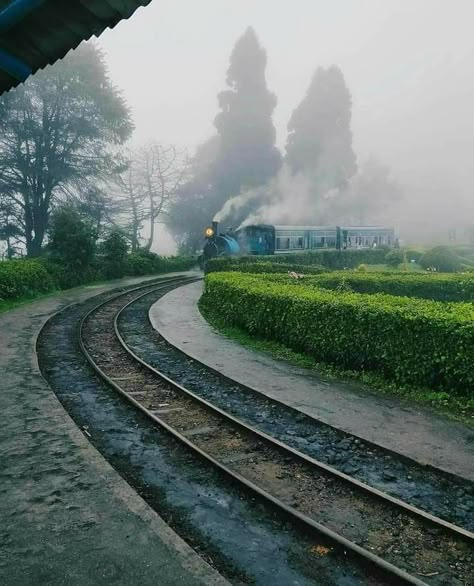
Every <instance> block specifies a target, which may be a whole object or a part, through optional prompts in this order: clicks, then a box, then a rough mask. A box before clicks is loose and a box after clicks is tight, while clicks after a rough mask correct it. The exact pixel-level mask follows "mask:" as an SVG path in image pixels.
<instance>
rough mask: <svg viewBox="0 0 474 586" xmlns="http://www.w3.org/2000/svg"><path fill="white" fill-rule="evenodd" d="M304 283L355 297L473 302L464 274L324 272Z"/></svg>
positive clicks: (473, 280)
mask: <svg viewBox="0 0 474 586" xmlns="http://www.w3.org/2000/svg"><path fill="white" fill-rule="evenodd" d="M305 283H308V284H311V285H315V286H317V287H323V288H325V289H333V290H339V289H340V288H341V286H343V285H344V286H346V287H349V288H350V289H351V290H352V291H354V292H356V293H369V294H373V293H386V294H387V295H397V296H401V297H419V298H421V299H432V300H435V301H474V276H473V275H468V274H466V275H460V274H457V275H448V274H436V273H435V274H431V273H392V274H390V273H366V274H360V273H353V272H348V271H344V272H331V273H327V272H326V273H325V274H322V275H318V276H317V277H314V278H311V279H310V280H306V281H305Z"/></svg>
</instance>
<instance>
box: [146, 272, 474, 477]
mask: <svg viewBox="0 0 474 586" xmlns="http://www.w3.org/2000/svg"><path fill="white" fill-rule="evenodd" d="M201 287H202V284H200V283H197V284H194V285H190V286H187V287H182V288H180V289H178V290H176V291H174V292H173V293H170V294H168V295H166V296H165V297H164V298H163V299H162V300H161V301H160V302H159V303H158V304H157V305H156V306H155V307H154V308H153V309H152V311H151V317H152V319H153V322H154V325H155V327H157V328H158V329H159V330H160V331H161V333H162V334H163V335H164V336H165V338H166V339H167V340H169V341H170V342H171V343H173V344H175V345H177V346H178V347H179V348H180V349H182V350H183V351H185V352H187V353H188V354H190V355H191V356H194V357H195V358H197V359H198V360H201V361H202V362H204V363H207V364H209V365H210V366H212V367H214V368H216V369H217V370H219V371H220V372H222V373H224V374H226V375H228V376H230V377H231V378H233V379H235V380H238V381H239V382H241V383H244V384H247V385H249V386H253V387H254V388H257V389H258V390H260V391H261V392H262V393H264V394H266V395H268V396H269V397H272V398H275V399H278V400H279V401H281V402H283V403H285V404H287V405H289V406H291V407H295V408H296V409H298V410H299V411H301V412H302V413H305V414H307V415H310V416H311V417H314V418H316V419H318V420H319V421H321V422H324V423H328V424H330V425H333V426H335V427H337V428H340V429H342V430H345V431H346V432H349V433H351V434H354V435H356V436H359V437H360V438H363V439H365V440H367V441H369V442H374V443H376V444H378V445H381V446H384V447H386V448H388V449H390V450H394V451H396V452H398V453H400V454H404V455H406V456H408V457H410V458H413V459H415V460H417V461H418V462H420V463H422V464H429V465H432V466H436V467H439V468H443V469H444V470H447V471H448V472H451V473H454V474H457V475H459V476H462V477H464V478H466V479H468V480H470V481H471V482H472V481H474V429H472V428H470V427H466V426H465V425H462V424H460V423H456V422H453V421H449V420H447V419H446V418H443V417H440V416H438V415H436V414H434V413H432V412H431V411H429V410H428V409H423V408H421V407H417V406H413V405H410V404H407V403H403V402H401V401H400V400H397V399H394V400H391V399H389V398H387V397H384V396H381V395H378V394H377V393H376V392H371V391H369V390H368V389H367V388H365V387H363V386H361V385H358V384H356V383H345V382H337V381H334V380H331V379H327V378H325V377H322V376H318V375H317V374H316V373H314V372H312V371H307V370H304V369H302V368H297V367H294V366H292V365H290V364H288V363H285V362H282V361H278V360H273V359H272V358H269V357H268V356H267V355H264V354H262V353H258V352H253V351H251V350H247V349H246V348H243V347H242V346H240V345H239V344H238V343H236V342H234V341H232V340H229V339H227V338H225V337H224V336H222V335H220V334H218V333H216V332H214V331H213V329H212V328H211V327H210V326H209V325H208V324H207V323H206V322H205V320H204V319H203V318H202V316H201V315H200V313H199V311H198V309H197V306H196V302H197V299H198V298H199V295H200V291H201Z"/></svg>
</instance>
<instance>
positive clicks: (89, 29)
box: [0, 0, 151, 95]
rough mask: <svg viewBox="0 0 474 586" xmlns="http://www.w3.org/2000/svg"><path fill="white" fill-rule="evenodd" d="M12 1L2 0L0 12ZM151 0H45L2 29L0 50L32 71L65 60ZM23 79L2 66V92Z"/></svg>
mask: <svg viewBox="0 0 474 586" xmlns="http://www.w3.org/2000/svg"><path fill="white" fill-rule="evenodd" d="M11 2H12V0H0V12H1V11H2V10H3V9H4V8H5V7H6V6H8V5H9V4H11ZM150 2H151V0H44V2H42V3H41V4H40V5H39V6H36V8H34V9H33V10H32V11H31V12H30V13H29V14H27V15H26V16H25V17H24V18H23V19H22V20H20V21H19V22H17V23H16V24H14V25H13V26H11V27H10V28H8V30H6V31H5V32H4V33H2V32H0V51H1V50H3V51H6V52H7V53H9V54H10V55H12V56H14V57H15V58H17V59H20V60H21V61H22V62H24V63H25V64H26V65H27V66H29V67H30V68H31V70H32V71H33V73H34V72H36V71H37V70H38V69H42V68H43V67H46V65H50V64H52V63H54V62H55V61H57V60H58V59H61V58H62V57H64V55H66V53H67V52H68V51H69V50H70V49H74V48H75V47H77V46H78V45H79V43H81V41H83V40H85V39H89V38H90V37H92V36H94V35H95V36H99V35H100V34H101V33H102V32H103V31H104V30H105V29H106V28H113V27H114V26H115V25H116V24H118V23H119V22H120V21H121V20H123V19H126V18H129V17H130V16H132V14H133V13H134V12H135V10H136V9H137V8H139V7H140V6H146V5H147V4H150ZM19 83H20V81H18V80H17V79H15V78H14V77H12V76H11V75H9V74H8V73H6V72H5V71H2V70H1V69H0V95H1V94H2V93H3V92H5V91H7V90H9V89H10V88H12V87H14V86H16V85H18V84H19Z"/></svg>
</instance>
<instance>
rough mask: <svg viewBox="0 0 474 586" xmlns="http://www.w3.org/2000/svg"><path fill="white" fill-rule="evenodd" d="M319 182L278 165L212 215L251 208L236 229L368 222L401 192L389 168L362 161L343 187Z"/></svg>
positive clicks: (220, 217)
mask: <svg viewBox="0 0 474 586" xmlns="http://www.w3.org/2000/svg"><path fill="white" fill-rule="evenodd" d="M324 183H325V182H324V181H315V179H314V177H309V176H308V175H305V174H296V175H295V174H293V173H292V172H291V171H290V169H289V168H288V167H287V166H283V167H282V168H281V170H280V171H279V173H278V174H277V175H276V176H275V177H274V178H273V179H271V180H270V181H268V182H267V183H265V184H264V185H262V186H260V187H256V188H254V189H251V190H248V191H244V192H242V193H240V194H239V195H237V196H236V197H233V198H232V199H230V200H228V201H227V202H226V204H225V205H224V206H223V208H222V209H221V210H220V211H219V212H218V213H217V214H216V216H215V220H217V221H222V220H226V219H234V218H235V217H236V216H238V215H239V211H240V212H242V211H243V210H244V211H245V210H248V208H252V210H253V211H251V212H250V213H248V215H247V217H246V218H245V219H244V220H243V221H242V222H241V224H240V225H239V227H238V229H240V228H243V227H244V226H249V225H253V224H276V225H278V224H288V225H305V224H306V225H307V224H310V225H324V224H328V225H329V224H331V225H332V224H339V225H341V224H364V223H373V222H376V221H377V220H380V219H382V217H381V215H380V214H381V211H384V212H386V211H387V209H388V206H389V204H390V203H393V202H394V201H397V200H399V199H400V197H401V194H400V190H399V188H398V186H397V184H396V183H395V182H393V181H392V180H391V179H390V177H389V170H388V169H387V168H385V167H383V166H382V165H380V164H378V163H376V162H373V161H372V162H370V161H369V162H368V163H367V164H365V165H363V166H362V167H361V170H360V172H359V173H357V174H356V175H354V176H353V177H352V178H351V180H350V181H349V182H348V184H347V185H346V186H345V187H344V188H341V189H339V188H332V189H328V188H327V186H325V185H324ZM326 185H327V184H326ZM241 217H242V216H241ZM385 219H386V218H385Z"/></svg>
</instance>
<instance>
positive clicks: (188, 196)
mask: <svg viewBox="0 0 474 586" xmlns="http://www.w3.org/2000/svg"><path fill="white" fill-rule="evenodd" d="M219 145H220V139H219V137H218V136H213V137H211V138H210V139H209V140H207V141H206V142H204V143H203V144H201V145H200V146H199V147H198V148H197V149H196V153H195V155H194V157H192V158H191V160H190V168H189V175H190V177H189V180H188V181H187V182H186V183H185V184H184V185H183V186H181V188H180V189H179V190H178V193H177V194H176V198H175V199H174V200H173V201H172V202H171V204H170V208H169V211H168V214H167V216H166V220H165V221H166V225H167V227H168V229H169V230H170V232H171V233H172V234H173V237H174V239H175V240H176V242H177V243H178V246H179V249H180V251H182V252H183V253H185V254H195V253H196V252H197V251H198V250H201V249H202V243H203V230H204V227H205V226H207V225H208V224H209V221H210V220H211V219H212V218H213V216H214V214H215V213H216V211H217V207H216V206H218V204H217V203H216V201H215V192H214V188H213V181H214V162H215V160H216V158H217V154H218V152H219Z"/></svg>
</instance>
